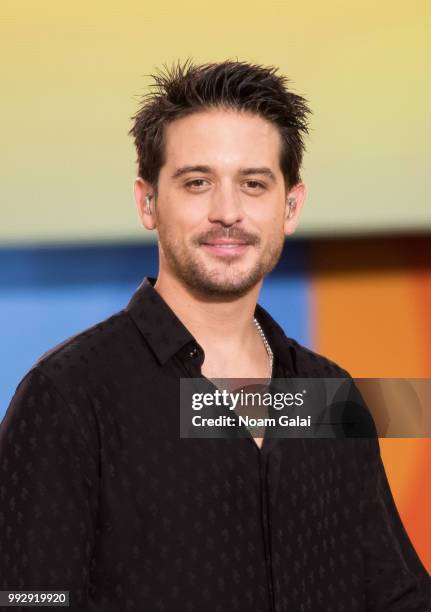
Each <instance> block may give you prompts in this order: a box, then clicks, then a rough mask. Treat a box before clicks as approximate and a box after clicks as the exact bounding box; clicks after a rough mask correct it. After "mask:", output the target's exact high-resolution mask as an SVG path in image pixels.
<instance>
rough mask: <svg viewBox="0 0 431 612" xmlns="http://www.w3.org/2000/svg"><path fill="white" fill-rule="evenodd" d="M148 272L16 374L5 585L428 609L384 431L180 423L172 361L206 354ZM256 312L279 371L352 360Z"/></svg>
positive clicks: (117, 600)
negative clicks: (224, 430) (328, 435)
mask: <svg viewBox="0 0 431 612" xmlns="http://www.w3.org/2000/svg"><path fill="white" fill-rule="evenodd" d="M154 283H155V279H154V278H148V277H147V278H145V279H144V281H143V283H142V284H141V286H140V287H139V288H138V290H137V291H136V293H135V294H134V296H133V297H132V299H131V301H130V302H129V304H128V306H127V307H126V308H125V309H124V310H122V311H120V312H119V313H117V314H115V315H113V316H112V317H110V318H109V319H107V320H105V321H102V322H101V323H98V324H97V325H95V326H93V327H92V328H89V329H87V330H85V331H84V332H82V333H80V334H79V335H77V336H75V337H73V338H71V339H68V340H67V341H65V342H64V343H62V344H61V345H59V346H57V347H54V348H53V349H52V350H51V351H49V352H48V353H46V354H45V355H43V356H42V357H41V358H40V359H39V361H38V362H37V363H36V364H35V365H34V367H33V368H32V369H31V370H30V371H29V372H28V373H27V375H26V376H25V377H24V378H23V380H22V381H21V383H20V384H19V386H18V388H17V390H16V393H15V395H14V397H13V400H12V402H11V404H10V406H9V408H8V411H7V413H6V416H5V419H4V421H3V423H2V426H1V430H0V589H2V590H11V589H27V590H54V589H56V590H68V591H69V594H70V602H71V604H70V608H69V609H71V610H87V611H88V612H96V611H97V612H110V611H112V612H114V611H115V612H137V611H140V612H147V611H148V612H173V611H174V610H175V611H178V612H179V611H181V612H183V611H184V612H202V611H204V610H205V611H206V612H246V611H247V612H249V611H251V610H252V611H254V612H305V611H310V612H320V611H325V612H355V611H380V610H387V611H394V612H395V611H397V612H398V611H399V612H401V611H417V612H419V611H421V612H425V611H427V610H431V586H430V577H429V575H428V573H427V572H426V570H425V569H424V567H423V565H422V563H421V561H420V559H419V558H418V556H417V554H416V552H415V550H414V548H413V546H412V544H411V542H410V540H409V538H408V536H407V534H406V532H405V530H404V527H403V525H402V523H401V520H400V517H399V515H398V512H397V509H396V507H395V504H394V501H393V498H392V494H391V491H390V488H389V485H388V481H387V478H386V474H385V471H384V468H383V464H382V460H381V457H380V450H379V443H378V439H372V438H367V439H360V438H356V439H354V438H352V439H337V440H334V439H332V440H331V439H306V440H305V439H288V440H282V439H277V440H274V439H273V440H271V439H265V440H264V443H263V446H262V448H261V449H260V448H259V447H258V446H257V445H256V443H255V442H254V440H253V439H252V438H251V437H250V438H243V439H234V440H231V439H181V438H180V437H179V396H180V393H179V383H180V378H181V377H200V376H201V365H202V363H203V361H204V357H205V356H204V352H203V349H202V347H201V346H199V344H198V342H197V341H196V340H195V338H194V337H193V336H192V335H191V333H190V332H189V331H188V330H187V329H186V328H185V327H184V325H183V324H182V323H181V321H180V320H179V319H178V318H177V317H176V315H175V313H174V312H173V311H172V310H171V309H170V308H169V306H168V305H167V304H166V302H164V300H163V299H162V298H161V296H160V295H159V294H158V293H157V291H156V290H155V289H154ZM255 316H256V317H257V319H258V320H259V322H260V324H261V326H262V329H263V331H264V333H265V335H266V337H267V338H268V341H269V343H270V345H271V347H272V350H273V352H274V358H275V361H274V376H275V377H291V376H297V377H304V378H307V377H346V376H348V373H347V372H346V371H345V370H343V369H342V368H340V367H339V366H337V365H336V364H335V363H333V362H331V361H330V360H328V359H326V358H325V357H323V356H321V355H318V354H316V353H314V352H312V351H310V350H309V349H307V348H305V347H303V346H301V345H300V344H298V343H297V342H295V341H294V340H292V339H290V338H288V337H287V336H286V335H285V334H284V332H283V331H282V329H281V328H280V327H279V326H278V324H277V323H276V322H275V321H274V320H273V319H272V318H271V317H270V315H269V314H268V313H267V312H266V311H265V310H264V309H263V308H262V307H261V306H259V305H257V306H256V311H255ZM7 609H9V608H7ZM13 609H22V610H24V609H27V608H24V607H22V608H13ZM5 610H6V608H5Z"/></svg>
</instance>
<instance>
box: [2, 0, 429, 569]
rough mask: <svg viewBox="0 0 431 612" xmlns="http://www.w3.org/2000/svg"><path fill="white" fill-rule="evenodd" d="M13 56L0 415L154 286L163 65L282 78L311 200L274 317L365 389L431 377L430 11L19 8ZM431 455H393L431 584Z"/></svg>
mask: <svg viewBox="0 0 431 612" xmlns="http://www.w3.org/2000/svg"><path fill="white" fill-rule="evenodd" d="M2 13H3V16H2V18H1V21H0V50H1V57H2V60H1V62H2V84H3V96H2V113H1V116H0V121H1V134H2V148H1V153H0V155H1V159H0V161H1V165H0V173H1V187H0V189H1V223H0V333H1V343H0V361H1V384H0V417H2V416H3V414H4V412H5V410H6V408H7V405H8V403H9V401H10V398H11V396H12V394H13V392H14V389H15V387H16V385H17V383H18V382H19V380H20V378H21V377H22V376H23V375H24V373H25V372H26V371H27V370H28V368H29V367H31V365H32V364H33V363H34V361H35V360H36V359H37V358H38V357H39V356H40V355H41V354H42V353H43V352H44V351H46V350H48V349H49V348H51V347H52V346H53V345H54V344H56V343H58V342H60V341H62V340H64V339H65V338H66V337H69V336H71V335H73V334H75V333H77V332H79V331H80V330H82V329H84V328H85V327H88V326H89V325H92V324H93V323H96V322H97V321H99V320H101V319H103V318H105V317H107V316H109V315H110V314H112V313H113V312H115V311H116V310H118V309H120V308H123V307H124V306H125V305H126V303H127V301H128V299H129V297H130V295H131V293H132V292H133V290H134V289H135V288H136V287H137V285H138V284H139V282H140V281H141V279H142V278H143V277H144V276H146V275H154V276H156V275H157V251H156V246H155V243H154V235H153V234H151V233H149V232H147V231H146V230H144V229H143V228H142V226H140V224H139V222H138V216H137V213H136V210H135V205H134V202H133V197H132V184H133V179H134V176H135V171H136V167H135V151H134V149H133V146H132V142H131V139H130V138H129V137H128V136H127V131H128V130H129V128H130V125H131V123H130V116H131V115H132V114H133V113H134V112H135V110H136V108H137V104H138V99H139V96H140V95H141V94H143V93H144V92H145V91H146V88H147V86H148V83H149V82H150V79H149V77H148V75H149V74H150V73H151V72H154V70H156V69H157V68H158V67H162V66H163V64H165V63H166V64H168V65H169V64H171V63H172V62H173V61H176V60H178V59H179V60H184V59H186V58H187V57H192V58H193V59H194V60H195V61H196V62H207V61H220V60H223V59H227V58H230V59H240V60H246V61H252V62H256V63H261V64H266V65H277V66H279V67H280V71H281V72H282V73H284V74H286V75H288V76H289V78H290V80H291V86H292V88H293V89H294V90H295V91H296V92H297V93H300V94H302V95H305V96H306V97H307V98H308V99H309V102H310V105H311V107H312V109H313V117H312V120H311V128H312V129H311V133H310V137H309V138H308V140H307V149H308V152H307V154H306V158H305V164H304V172H303V177H304V180H305V182H306V184H307V187H308V200H307V203H306V206H305V208H304V214H303V219H302V222H301V225H300V229H299V230H298V232H297V234H296V235H295V237H292V238H290V239H289V240H288V241H287V242H286V247H285V250H284V253H283V257H282V260H281V261H280V263H279V265H278V266H277V268H276V270H274V272H273V273H272V274H271V275H270V277H269V278H268V279H267V280H266V282H265V285H264V288H263V290H262V294H261V299H260V302H261V304H262V305H263V306H264V307H266V308H267V309H268V310H269V311H270V313H271V314H272V315H273V316H274V317H275V318H276V319H277V320H278V321H279V322H280V324H281V325H282V326H283V328H284V330H285V332H286V333H287V335H289V336H291V337H294V338H296V339H297V340H298V341H299V342H302V343H303V344H305V345H306V346H309V347H310V348H313V349H314V350H317V351H318V352H321V353H323V354H325V355H327V356H328V357H330V358H331V359H333V360H335V361H337V362H338V363H340V365H342V366H343V367H345V368H346V369H348V370H349V371H350V373H351V374H352V375H353V376H356V377H360V376H364V377H410V378H411V377H418V378H420V377H431V206H430V203H429V196H428V194H429V193H430V188H431V174H430V172H429V154H428V148H429V145H430V125H431V122H430V113H431V111H430V109H431V85H430V81H429V77H428V75H429V72H430V66H429V63H430V57H431V53H430V51H431V49H430V47H431V44H430V38H429V31H430V25H431V23H430V22H431V19H430V18H431V5H430V3H429V2H428V1H427V0H413V1H411V2H409V3H405V2H401V1H399V0H392V1H391V2H389V0H382V1H381V2H378V3H376V2H371V1H370V0H363V1H362V2H357V1H352V2H347V3H346V2H342V1H341V0H340V1H337V0H328V1H327V2H325V3H322V2H319V1H318V0H308V1H307V0H305V1H304V2H301V3H297V2H296V3H293V2H289V1H286V2H282V1H278V0H277V1H274V0H269V1H268V2H266V3H265V4H264V5H262V3H258V2H256V1H255V0H252V1H247V2H246V1H245V0H239V2H237V3H231V2H227V1H226V0H220V1H219V2H217V3H215V4H214V5H203V4H202V3H200V2H197V1H196V0H185V1H184V2H182V3H177V4H174V3H172V4H171V5H169V4H166V3H165V4H156V3H143V2H137V1H135V0H130V1H127V0H126V1H125V2H122V3H110V2H106V1H105V2H101V1H98V0H97V1H95V2H92V3H86V2H85V3H84V2H83V1H82V0H78V1H75V2H74V3H67V4H66V3H58V2H52V1H44V0H41V1H40V2H38V3H33V2H29V1H28V0H27V1H26V0H24V2H21V3H19V4H17V3H15V2H11V1H6V2H5V3H3V5H2ZM430 442H431V441H430V440H425V439H422V440H419V439H417V440H381V448H382V455H383V459H384V462H385V467H386V470H387V473H388V477H389V480H390V484H391V488H392V491H393V494H394V497H395V499H396V502H397V505H398V508H399V511H400V514H401V517H402V519H403V522H404V524H405V526H406V528H407V531H408V532H409V535H410V537H411V539H412V541H413V543H414V545H415V547H416V549H417V551H418V553H419V555H420V556H421V559H422V560H423V562H424V564H425V565H426V566H427V568H428V570H429V571H431V524H430V521H429V516H431V487H430V478H429V466H430V462H431V444H430Z"/></svg>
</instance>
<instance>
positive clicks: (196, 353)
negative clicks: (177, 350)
mask: <svg viewBox="0 0 431 612" xmlns="http://www.w3.org/2000/svg"><path fill="white" fill-rule="evenodd" d="M189 356H190V357H191V358H192V359H194V358H195V357H197V356H198V349H197V348H196V347H194V348H192V350H191V351H190V353H189Z"/></svg>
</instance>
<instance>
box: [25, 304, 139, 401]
mask: <svg viewBox="0 0 431 612" xmlns="http://www.w3.org/2000/svg"><path fill="white" fill-rule="evenodd" d="M142 350H144V351H145V350H147V349H146V345H145V343H144V342H143V341H141V339H140V335H139V334H138V333H137V331H136V326H135V325H134V323H133V322H132V321H131V319H130V317H129V315H128V313H127V312H126V311H125V310H120V311H119V312H116V313H114V314H113V315H111V316H110V317H108V318H106V319H104V320H102V321H99V322H98V323H96V324H95V325H92V326H91V327H88V328H86V329H84V330H82V331H81V332H79V333H77V334H75V335H74V336H71V337H69V338H67V339H66V340H64V341H63V342H61V343H59V344H57V345H55V346H53V347H52V348H50V349H49V350H48V351H47V352H45V353H43V354H42V355H41V356H40V357H39V359H38V360H37V361H36V362H35V363H34V364H33V366H32V368H31V369H30V372H31V371H32V370H37V371H38V372H39V373H41V374H43V375H44V376H45V377H46V378H48V379H50V380H51V381H52V383H53V384H55V385H56V386H57V388H58V389H60V390H61V391H62V392H63V393H66V391H67V392H68V394H71V395H72V396H75V397H76V395H77V394H81V395H85V394H86V392H88V390H89V389H90V388H94V387H95V386H97V387H98V388H100V387H101V386H103V384H105V383H109V381H110V380H112V379H113V378H114V377H115V375H116V373H117V372H118V371H122V370H123V369H124V368H127V367H130V364H131V363H132V362H133V360H135V359H136V358H137V357H136V353H137V352H138V351H139V352H140V355H141V353H142Z"/></svg>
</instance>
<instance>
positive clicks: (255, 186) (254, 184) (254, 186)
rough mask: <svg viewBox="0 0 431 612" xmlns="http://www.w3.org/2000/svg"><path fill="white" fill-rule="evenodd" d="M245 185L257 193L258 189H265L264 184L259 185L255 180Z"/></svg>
mask: <svg viewBox="0 0 431 612" xmlns="http://www.w3.org/2000/svg"><path fill="white" fill-rule="evenodd" d="M246 185H247V186H248V188H249V189H251V190H252V191H258V190H260V189H266V185H265V183H261V182H260V181H255V180H251V181H246Z"/></svg>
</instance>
